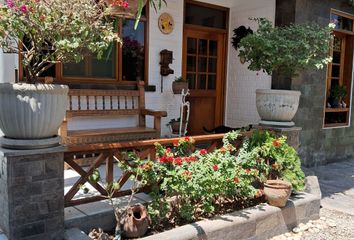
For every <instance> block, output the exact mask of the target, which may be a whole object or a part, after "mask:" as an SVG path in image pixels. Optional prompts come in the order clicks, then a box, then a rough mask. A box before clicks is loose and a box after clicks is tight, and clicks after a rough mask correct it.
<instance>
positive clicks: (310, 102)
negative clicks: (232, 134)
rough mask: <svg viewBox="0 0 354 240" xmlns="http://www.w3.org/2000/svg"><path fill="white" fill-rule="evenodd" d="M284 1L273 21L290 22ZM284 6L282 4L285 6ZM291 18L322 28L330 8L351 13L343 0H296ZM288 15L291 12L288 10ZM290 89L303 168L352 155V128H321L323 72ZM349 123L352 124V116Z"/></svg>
mask: <svg viewBox="0 0 354 240" xmlns="http://www.w3.org/2000/svg"><path fill="white" fill-rule="evenodd" d="M285 2H287V1H283V0H277V11H276V19H277V20H278V21H277V24H278V25H282V21H287V22H291V21H290V20H291V19H289V18H288V17H286V16H283V15H288V16H289V10H287V11H284V8H286V7H287V6H285V5H286V4H285ZM284 4H285V5H284ZM295 6H296V9H295V14H294V15H293V16H292V17H293V22H295V23H306V22H311V21H314V22H316V23H318V24H320V25H322V26H325V25H327V24H328V23H329V21H330V9H331V8H333V9H337V10H341V11H344V12H347V13H350V14H354V7H350V6H349V5H348V3H347V1H345V0H296V5H295ZM290 12H291V11H290ZM291 89H293V90H300V91H301V93H302V95H301V100H300V106H299V110H298V112H297V114H296V116H295V119H294V121H295V123H296V125H297V126H299V127H301V128H302V131H301V134H300V142H301V147H300V155H301V157H302V160H303V163H304V164H305V165H306V166H313V165H321V164H325V163H328V162H333V161H339V160H342V159H346V158H349V157H353V156H354V127H353V126H351V127H344V128H333V129H323V118H324V102H325V91H326V69H324V70H318V71H315V70H314V71H306V72H303V73H302V74H301V75H300V76H299V77H297V78H295V79H293V81H292V83H291ZM351 116H352V118H351V121H350V122H353V114H351Z"/></svg>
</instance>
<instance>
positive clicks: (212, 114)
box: [182, 27, 226, 135]
mask: <svg viewBox="0 0 354 240" xmlns="http://www.w3.org/2000/svg"><path fill="white" fill-rule="evenodd" d="M225 40H226V34H225V33H221V32H219V31H213V30H210V29H198V28H194V27H190V28H188V27H185V30H184V39H183V64H182V66H183V69H182V72H183V77H184V78H185V79H188V81H189V89H190V96H189V97H188V101H189V102H190V104H191V108H190V118H189V125H188V135H198V134H203V133H204V131H203V127H206V128H207V129H212V128H214V127H216V126H219V125H222V124H223V114H224V82H225V81H224V78H225V58H226V57H225V56H226V54H225V49H226V47H225V46H226V43H225Z"/></svg>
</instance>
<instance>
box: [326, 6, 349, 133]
mask: <svg viewBox="0 0 354 240" xmlns="http://www.w3.org/2000/svg"><path fill="white" fill-rule="evenodd" d="M353 20H354V16H351V15H349V14H345V13H342V12H338V11H335V10H332V13H331V21H332V22H333V23H335V24H336V28H335V30H334V31H333V35H334V37H333V42H332V46H331V55H332V62H331V63H330V64H329V65H328V70H327V82H326V103H325V104H326V106H325V117H324V127H325V128H330V127H345V126H349V124H350V122H349V120H350V109H351V88H352V80H353V45H354V44H353V43H354V25H353Z"/></svg>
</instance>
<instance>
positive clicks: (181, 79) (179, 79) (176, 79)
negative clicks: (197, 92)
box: [173, 76, 188, 82]
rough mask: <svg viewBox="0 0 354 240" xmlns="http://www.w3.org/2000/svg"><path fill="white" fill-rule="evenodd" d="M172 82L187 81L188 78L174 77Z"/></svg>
mask: <svg viewBox="0 0 354 240" xmlns="http://www.w3.org/2000/svg"><path fill="white" fill-rule="evenodd" d="M173 81H174V82H188V79H184V78H183V77H182V76H180V77H175V79H174V80H173Z"/></svg>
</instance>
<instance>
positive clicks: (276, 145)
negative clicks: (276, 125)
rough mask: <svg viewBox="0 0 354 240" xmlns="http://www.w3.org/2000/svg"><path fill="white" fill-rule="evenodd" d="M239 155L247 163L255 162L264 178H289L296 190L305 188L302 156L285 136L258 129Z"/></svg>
mask: <svg viewBox="0 0 354 240" xmlns="http://www.w3.org/2000/svg"><path fill="white" fill-rule="evenodd" d="M239 157H240V158H241V159H245V160H244V163H245V164H253V165H254V167H255V168H257V169H258V170H259V171H260V176H261V178H262V179H277V178H280V179H284V180H287V181H289V182H290V183H291V184H292V186H293V189H294V190H295V191H301V190H303V188H304V183H305V181H304V179H305V175H304V172H303V171H302V169H301V161H300V158H299V156H298V154H297V152H296V150H295V149H294V148H293V147H291V146H289V145H288V144H287V143H286V137H284V136H282V137H276V136H275V135H274V134H272V133H270V132H268V131H259V130H256V131H254V132H253V134H252V136H251V137H250V138H248V139H247V140H246V141H245V143H244V145H243V148H242V149H241V151H240V154H239ZM249 167H250V166H249Z"/></svg>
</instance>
